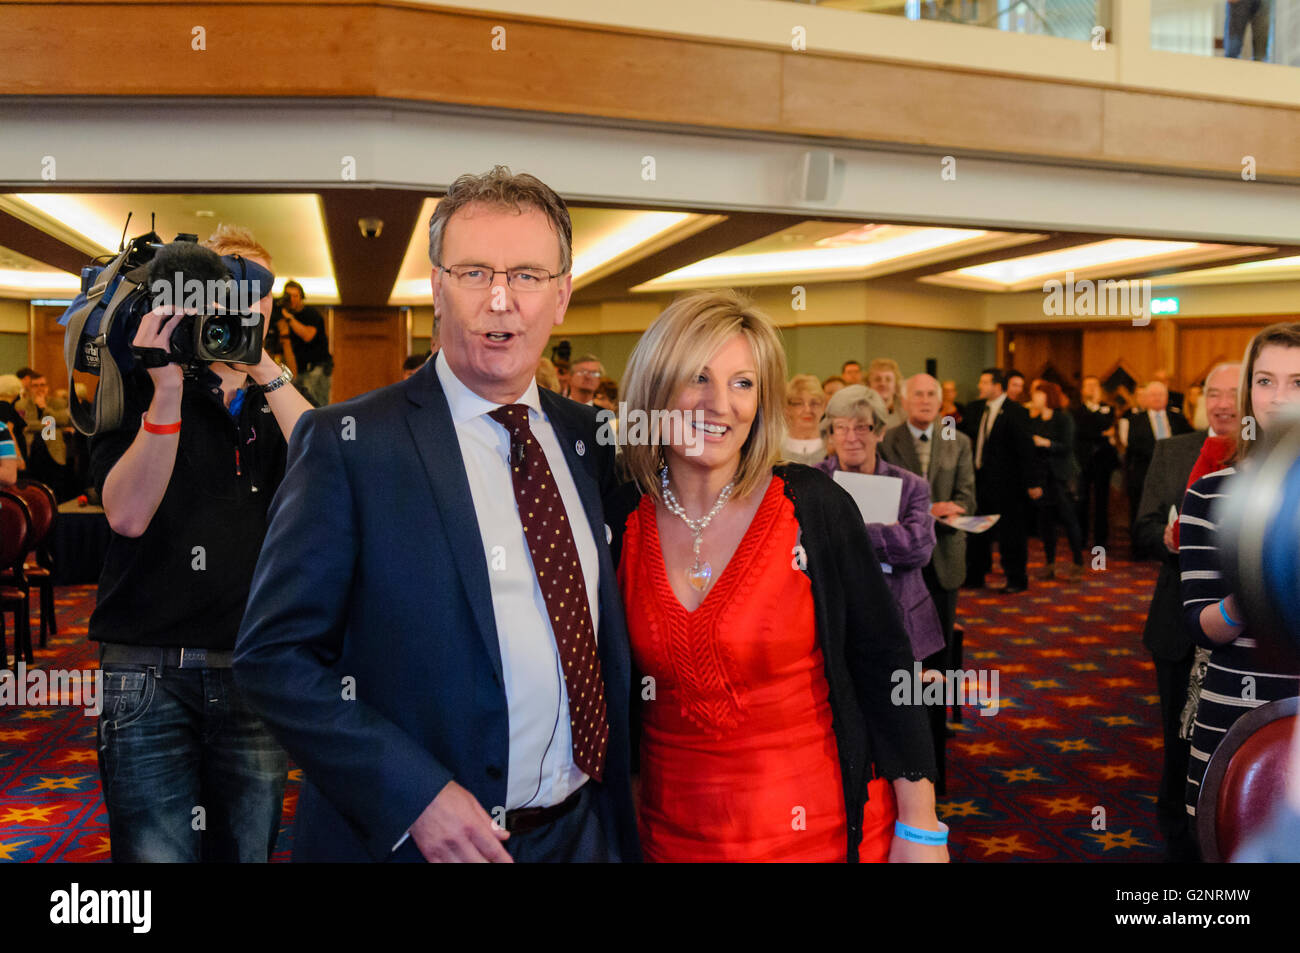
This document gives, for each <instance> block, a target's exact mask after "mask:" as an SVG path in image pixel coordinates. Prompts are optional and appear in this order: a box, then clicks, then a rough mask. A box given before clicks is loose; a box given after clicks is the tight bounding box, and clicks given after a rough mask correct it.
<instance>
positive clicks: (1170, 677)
mask: <svg viewBox="0 0 1300 953" xmlns="http://www.w3.org/2000/svg"><path fill="white" fill-rule="evenodd" d="M1240 377H1241V365H1240V364H1220V365H1219V366H1217V367H1215V368H1214V370H1212V371H1211V372H1210V374H1209V376H1208V377H1207V378H1206V379H1205V400H1206V410H1207V413H1208V416H1209V419H1210V428H1211V430H1212V431H1213V432H1214V433H1215V434H1217V435H1219V436H1228V435H1230V434H1235V433H1236V432H1237V430H1238V428H1239V426H1240V421H1241V412H1240V410H1238V408H1237V384H1238V381H1239V379H1240ZM1206 436H1207V433H1206V431H1204V430H1198V431H1196V432H1194V433H1187V434H1179V435H1178V436H1175V437H1169V438H1168V439H1167V440H1161V441H1158V442H1157V443H1156V445H1155V450H1154V451H1153V453H1152V456H1151V466H1150V467H1149V468H1148V470H1147V475H1146V480H1145V481H1144V482H1143V485H1142V500H1141V503H1140V505H1139V506H1138V516H1137V521H1136V522H1135V523H1134V527H1133V545H1134V548H1135V549H1136V551H1137V553H1138V554H1139V555H1142V556H1145V557H1147V558H1148V559H1158V560H1160V575H1159V576H1158V577H1157V578H1156V588H1155V592H1154V593H1153V594H1152V596H1151V608H1150V609H1149V610H1147V621H1146V627H1145V628H1144V629H1143V632H1142V644H1143V645H1145V646H1146V648H1147V650H1148V651H1149V652H1150V653H1151V656H1152V658H1153V659H1154V661H1155V666H1156V684H1157V686H1158V688H1159V691H1160V722H1161V726H1162V731H1163V734H1164V767H1163V770H1162V772H1161V776H1160V790H1159V792H1158V793H1157V795H1156V818H1157V822H1158V823H1159V825H1160V831H1161V833H1162V834H1163V835H1164V838H1165V852H1166V854H1165V856H1166V859H1167V860H1169V861H1172V862H1175V863H1181V862H1188V861H1195V860H1197V859H1198V852H1197V849H1196V838H1195V833H1194V831H1193V830H1192V828H1191V826H1190V825H1189V824H1188V815H1187V808H1186V805H1185V803H1184V800H1183V796H1184V786H1185V784H1186V778H1187V759H1188V757H1189V754H1190V743H1189V742H1188V741H1186V740H1184V739H1183V738H1180V737H1179V734H1178V728H1179V720H1180V716H1181V715H1182V711H1183V705H1184V704H1185V702H1186V700H1187V683H1188V679H1189V678H1190V676H1191V671H1192V661H1193V656H1194V645H1193V642H1192V637H1191V635H1190V634H1189V633H1188V632H1186V631H1185V630H1184V629H1183V624H1182V616H1183V601H1182V595H1181V593H1180V592H1179V582H1180V576H1179V571H1178V547H1177V544H1176V542H1175V540H1174V538H1173V524H1172V523H1171V522H1170V520H1169V510H1170V507H1173V508H1175V509H1178V510H1182V507H1183V497H1184V495H1186V493H1187V485H1188V483H1189V481H1190V477H1191V473H1192V468H1193V467H1194V466H1195V465H1196V461H1197V458H1198V457H1199V456H1200V455H1201V448H1202V446H1203V445H1204V443H1205V438H1206Z"/></svg>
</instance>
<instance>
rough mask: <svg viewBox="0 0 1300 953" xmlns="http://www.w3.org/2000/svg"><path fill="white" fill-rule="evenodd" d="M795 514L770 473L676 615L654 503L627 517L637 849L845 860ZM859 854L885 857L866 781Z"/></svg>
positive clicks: (877, 808) (888, 811) (833, 756)
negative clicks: (702, 582)
mask: <svg viewBox="0 0 1300 953" xmlns="http://www.w3.org/2000/svg"><path fill="white" fill-rule="evenodd" d="M798 537H799V524H798V523H797V522H796V521H795V517H794V504H793V503H792V502H791V501H790V500H789V499H788V498H787V497H786V495H785V493H784V483H783V482H782V481H781V479H780V478H779V477H773V478H772V482H771V484H770V485H769V486H768V489H767V492H766V494H765V495H764V497H763V500H762V502H761V503H760V504H759V507H758V511H757V512H756V513H755V515H754V519H753V521H752V522H751V523H750V526H749V529H748V530H747V531H746V533H745V536H744V538H743V539H742V540H741V543H740V545H739V546H738V547H737V548H736V552H735V555H733V556H732V558H731V561H730V562H729V563H728V564H727V566H726V568H725V569H724V571H723V572H722V575H721V576H720V577H718V578H716V579H715V581H714V583H713V587H712V588H711V589H710V590H709V592H708V593H707V594H706V596H705V599H704V601H703V603H701V604H700V606H699V608H697V609H696V610H695V611H694V612H687V611H686V609H685V608H684V607H683V606H682V604H681V602H680V601H678V599H677V596H676V594H675V593H674V592H673V590H672V587H671V586H670V585H669V584H668V576H667V569H666V567H665V565H664V560H663V551H662V549H661V547H660V542H659V529H658V524H657V521H656V515H655V507H654V500H653V499H652V498H651V497H649V496H646V497H643V498H642V500H641V504H640V506H639V507H638V509H637V510H636V512H634V513H633V514H632V515H631V517H629V519H628V523H627V530H626V533H625V535H624V538H623V553H622V561H621V563H620V565H619V585H620V587H621V589H622V592H623V600H624V604H625V606H626V609H627V621H628V633H629V635H630V637H631V642H632V654H633V657H634V658H635V660H636V664H637V667H638V668H639V669H640V670H641V674H642V675H648V676H651V677H653V678H654V690H655V697H654V699H653V700H643V701H642V702H641V717H642V725H643V734H642V739H641V804H640V831H641V847H642V850H643V852H644V855H645V858H646V859H647V860H650V861H660V862H662V861H843V860H844V859H845V857H846V854H847V825H846V822H845V817H846V814H845V807H844V789H843V786H842V784H841V780H840V763H839V757H838V750H837V747H836V742H835V734H834V732H833V730H832V726H831V708H830V701H829V688H828V686H827V683H826V675H825V668H824V664H823V660H822V651H821V648H820V646H819V644H818V641H817V633H816V623H815V617H814V612H813V597H812V586H811V584H810V583H809V581H808V577H807V576H806V575H805V574H804V573H803V572H800V571H798V570H797V569H796V567H795V566H794V565H793V563H794V559H795V556H794V552H795V546H796V544H797V542H798ZM869 791H870V800H869V801H868V804H867V812H866V813H867V816H866V817H865V818H864V821H865V823H864V827H863V832H864V838H863V844H862V848H861V855H860V856H861V859H862V860H863V861H872V860H875V861H883V860H885V859H887V857H888V853H889V845H890V842H891V839H892V833H893V831H892V829H893V822H894V816H895V809H894V803H893V796H892V791H891V789H890V787H889V785H888V784H887V783H886V782H884V781H883V780H877V781H873V782H871V786H870V789H869Z"/></svg>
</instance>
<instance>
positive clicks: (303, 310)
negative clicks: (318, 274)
mask: <svg viewBox="0 0 1300 953" xmlns="http://www.w3.org/2000/svg"><path fill="white" fill-rule="evenodd" d="M275 329H276V333H277V336H278V338H279V340H280V341H281V343H283V342H284V340H285V339H286V338H287V339H288V341H289V344H290V346H292V348H293V360H294V366H295V368H296V369H297V374H298V381H297V383H296V384H295V385H294V386H296V387H297V388H298V390H300V391H301V392H302V393H303V394H304V395H305V396H306V397H308V398H310V399H311V402H312V403H313V404H315V405H316V406H317V407H324V406H325V405H326V404H328V403H329V402H330V378H331V377H332V376H333V375H334V358H333V357H331V356H330V339H329V335H328V334H327V333H326V332H325V319H324V318H323V317H322V316H321V313H320V312H319V311H317V310H316V309H315V308H313V307H310V306H309V305H305V304H303V291H302V285H300V284H298V282H296V281H289V282H286V283H285V286H284V298H282V299H281V301H280V306H279V308H278V309H277V311H276V322H275Z"/></svg>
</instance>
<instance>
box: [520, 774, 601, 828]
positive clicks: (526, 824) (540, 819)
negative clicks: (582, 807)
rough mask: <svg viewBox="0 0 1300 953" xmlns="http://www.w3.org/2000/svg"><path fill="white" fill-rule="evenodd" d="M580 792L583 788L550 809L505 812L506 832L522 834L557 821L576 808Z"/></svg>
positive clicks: (538, 808) (540, 808)
mask: <svg viewBox="0 0 1300 953" xmlns="http://www.w3.org/2000/svg"><path fill="white" fill-rule="evenodd" d="M584 787H585V785H584ZM582 791H583V788H578V790H576V791H574V792H573V793H572V794H570V795H569V796H568V797H566V798H565V799H564V800H563V801H561V802H560V803H559V804H553V805H551V806H550V807H521V808H517V809H516V810H513V811H506V824H505V827H506V830H508V831H510V833H512V834H523V833H525V832H526V831H535V830H537V829H538V828H539V827H545V826H546V825H547V824H550V823H552V822H554V821H558V820H559V819H560V818H562V817H563V816H564V815H565V814H568V813H569V812H570V811H572V810H573V809H574V808H575V807H577V806H578V801H579V799H581V797H582Z"/></svg>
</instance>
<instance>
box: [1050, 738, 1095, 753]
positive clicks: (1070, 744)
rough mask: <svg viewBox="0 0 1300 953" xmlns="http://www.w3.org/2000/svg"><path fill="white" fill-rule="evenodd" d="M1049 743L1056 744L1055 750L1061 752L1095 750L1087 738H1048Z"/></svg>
mask: <svg viewBox="0 0 1300 953" xmlns="http://www.w3.org/2000/svg"><path fill="white" fill-rule="evenodd" d="M1047 743H1048V744H1049V745H1056V750H1057V751H1060V752H1062V753H1065V752H1066V751H1096V750H1097V749H1096V748H1094V747H1093V746H1092V745H1091V744H1089V743H1088V739H1087V738H1065V739H1063V740H1061V741H1052V740H1050V739H1049V740H1048V742H1047Z"/></svg>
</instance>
